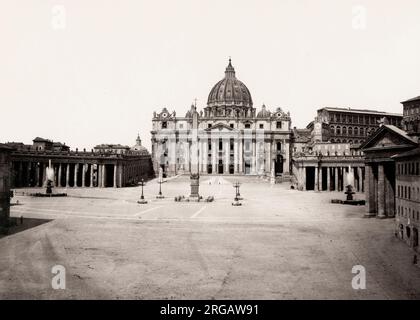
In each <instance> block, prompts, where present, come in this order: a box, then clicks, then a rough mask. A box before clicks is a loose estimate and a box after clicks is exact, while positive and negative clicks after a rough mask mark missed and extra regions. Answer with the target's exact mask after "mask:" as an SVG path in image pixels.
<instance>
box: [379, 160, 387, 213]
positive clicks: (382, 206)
mask: <svg viewBox="0 0 420 320" xmlns="http://www.w3.org/2000/svg"><path fill="white" fill-rule="evenodd" d="M385 217H386V215H385V172H384V165H383V164H382V163H380V164H379V165H378V218H385Z"/></svg>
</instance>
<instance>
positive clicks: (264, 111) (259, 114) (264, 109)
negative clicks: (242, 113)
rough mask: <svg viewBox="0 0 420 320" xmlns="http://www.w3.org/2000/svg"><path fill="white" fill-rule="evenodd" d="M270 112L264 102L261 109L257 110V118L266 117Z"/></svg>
mask: <svg viewBox="0 0 420 320" xmlns="http://www.w3.org/2000/svg"><path fill="white" fill-rule="evenodd" d="M270 115H271V112H270V111H268V110H267V108H266V107H265V104H263V105H262V108H261V111H260V112H258V114H257V118H268V117H270Z"/></svg>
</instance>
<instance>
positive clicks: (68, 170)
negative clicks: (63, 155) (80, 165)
mask: <svg viewBox="0 0 420 320" xmlns="http://www.w3.org/2000/svg"><path fill="white" fill-rule="evenodd" d="M69 181H70V163H67V168H66V188H68V187H70V184H69Z"/></svg>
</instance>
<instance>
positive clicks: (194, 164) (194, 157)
mask: <svg viewBox="0 0 420 320" xmlns="http://www.w3.org/2000/svg"><path fill="white" fill-rule="evenodd" d="M191 111H192V129H191V135H192V136H191V176H190V182H191V194H190V198H193V199H194V198H195V199H196V200H199V198H200V195H199V194H198V191H199V186H200V174H199V172H198V168H199V165H198V112H197V105H195V106H194V107H193V108H192V110H191Z"/></svg>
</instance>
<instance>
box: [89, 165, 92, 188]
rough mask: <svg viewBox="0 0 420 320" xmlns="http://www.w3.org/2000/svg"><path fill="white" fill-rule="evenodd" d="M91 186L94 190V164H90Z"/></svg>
mask: <svg viewBox="0 0 420 320" xmlns="http://www.w3.org/2000/svg"><path fill="white" fill-rule="evenodd" d="M89 166H90V179H89V180H90V186H89V187H91V188H93V164H90V165H89Z"/></svg>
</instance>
